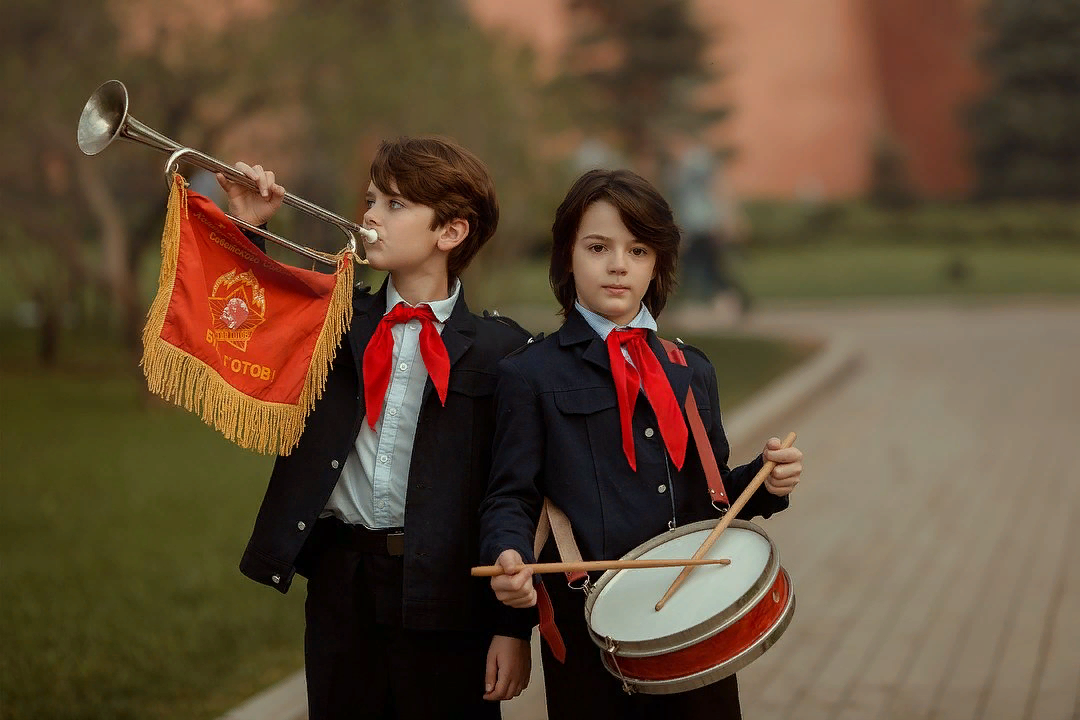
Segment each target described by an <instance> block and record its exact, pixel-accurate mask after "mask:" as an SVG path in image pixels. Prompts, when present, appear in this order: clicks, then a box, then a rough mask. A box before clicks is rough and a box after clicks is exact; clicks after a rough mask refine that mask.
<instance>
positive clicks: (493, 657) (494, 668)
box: [484, 650, 499, 693]
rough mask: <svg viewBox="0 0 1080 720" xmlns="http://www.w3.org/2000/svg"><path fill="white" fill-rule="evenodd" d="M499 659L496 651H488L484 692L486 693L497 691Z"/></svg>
mask: <svg viewBox="0 0 1080 720" xmlns="http://www.w3.org/2000/svg"><path fill="white" fill-rule="evenodd" d="M497 657H498V656H497V654H496V653H495V651H494V650H488V655H487V668H486V670H485V671H484V692H486V693H491V691H492V690H494V689H495V680H496V675H497V673H498V669H499V664H498V660H497Z"/></svg>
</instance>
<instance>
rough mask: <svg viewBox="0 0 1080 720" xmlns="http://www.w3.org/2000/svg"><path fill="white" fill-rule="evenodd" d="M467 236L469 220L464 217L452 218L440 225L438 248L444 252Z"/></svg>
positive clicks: (451, 248)
mask: <svg viewBox="0 0 1080 720" xmlns="http://www.w3.org/2000/svg"><path fill="white" fill-rule="evenodd" d="M467 237H469V221H468V220H466V219H465V218H454V219H453V220H451V221H450V222H448V223H446V224H445V225H443V226H442V232H440V233H439V241H438V248H439V249H440V250H442V251H444V252H450V251H451V250H453V249H454V248H456V247H457V246H458V245H460V244H461V243H462V242H464V240H465V238H467Z"/></svg>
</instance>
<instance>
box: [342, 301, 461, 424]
mask: <svg viewBox="0 0 1080 720" xmlns="http://www.w3.org/2000/svg"><path fill="white" fill-rule="evenodd" d="M386 285H387V281H386V280H384V281H383V284H382V286H381V287H379V289H378V291H376V292H374V293H364V294H360V293H353V319H352V325H351V326H350V328H349V333H348V335H349V344H350V346H351V347H352V351H353V359H354V361H355V363H356V374H357V376H358V377H359V378H360V386H361V387H363V385H364V371H363V368H364V349H365V348H367V344H368V341H369V340H371V336H372V335H373V334H374V333H375V328H376V327H378V325H379V321H380V320H382V317H383V315H384V314H386ZM475 338H476V318H474V317H473V315H472V313H470V312H469V306H468V305H466V304H465V289H464V288H462V289H461V290H460V291H459V292H458V298H457V302H456V303H454V309H453V311H452V312H451V313H450V317H449V318H447V319H446V322H445V323H444V324H443V330H442V340H443V344H444V345H445V346H446V354H447V356H448V357H449V358H450V368H451V371H452V370H453V367H454V365H455V364H456V363H457V361H458V360H460V359H461V357H462V356H463V355H464V354H465V352H466V351H467V350H468V349H469V347H470V346H471V345H472V344H473V340H474V339H475ZM433 389H434V386H433V385H432V383H431V378H428V379H427V383H426V384H425V385H424V401H425V402H426V401H427V396H428V394H429V393H430V392H431V391H432V390H433ZM361 402H363V398H362V397H361Z"/></svg>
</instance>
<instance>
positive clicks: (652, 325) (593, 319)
mask: <svg viewBox="0 0 1080 720" xmlns="http://www.w3.org/2000/svg"><path fill="white" fill-rule="evenodd" d="M574 307H575V308H577V311H578V312H579V313H581V317H583V318H585V322H587V323H589V327H591V328H592V329H593V330H595V331H596V334H597V335H599V336H600V339H601V340H604V341H607V336H608V333H610V332H611V331H612V330H614V329H615V328H617V327H620V326H618V325H616V324H615V323H613V322H611V321H610V320H608V319H607V318H606V317H604V316H603V315H600V314H597V313H594V312H593V311H592V310H589V309H588V308H587V307H585V306H584V305H582V304H581V303H580V302H578V301H577V300H575V301H574ZM621 327H628V328H643V329H645V330H652V331H653V332H656V320H655V319H654V318H653V316H652V313H650V312H649V308H647V307H645V304H644V303H642V304H641V310H639V311H638V314H637V315H636V316H635V317H634V319H633V320H631V321H630V323H629V324H627V325H623V326H621Z"/></svg>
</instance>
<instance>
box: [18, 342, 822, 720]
mask: <svg viewBox="0 0 1080 720" xmlns="http://www.w3.org/2000/svg"><path fill="white" fill-rule="evenodd" d="M686 339H687V340H688V341H690V342H692V343H694V344H697V345H699V346H700V347H702V348H703V349H705V350H706V352H707V353H709V354H710V356H711V357H712V358H713V360H714V362H715V364H716V365H717V368H718V375H719V378H720V390H721V394H722V401H721V402H722V407H723V408H724V410H725V411H728V412H730V409H731V408H732V407H734V405H735V404H736V403H737V402H739V401H740V400H741V399H742V398H744V397H745V396H746V395H747V394H749V393H750V392H752V390H753V389H754V388H755V387H758V386H760V385H761V384H763V383H765V382H767V381H768V380H770V379H772V377H773V376H774V375H775V374H776V373H777V372H780V371H782V370H783V369H785V368H787V367H789V366H790V365H791V364H793V363H794V362H797V360H798V359H800V358H802V357H804V356H805V355H806V354H807V353H808V352H809V349H808V348H800V347H794V348H792V347H787V346H785V345H782V344H779V343H776V342H774V341H771V340H759V339H753V338H744V337H737V336H730V337H728V336H724V337H720V338H711V339H710V338H691V337H687V338H686ZM29 340H30V338H29V337H28V336H27V335H26V334H24V333H16V334H10V333H9V334H8V335H5V337H4V338H3V342H4V348H5V350H4V355H3V366H4V367H3V369H2V370H0V401H2V413H0V458H2V468H3V483H2V485H0V548H2V564H3V571H4V583H3V585H2V587H0V643H2V645H3V652H2V653H0V717H3V718H8V719H10V720H24V719H25V720H28V719H31V718H32V719H34V720H41V719H46V718H48V719H53V718H55V719H67V718H72V719H74V718H109V719H110V720H111V719H127V718H138V719H139V720H147V719H151V720H153V719H160V720H192V719H198V718H214V717H217V716H219V715H220V714H222V713H224V712H226V711H227V710H228V709H229V708H231V707H234V706H235V705H237V704H239V703H240V702H242V701H243V700H244V699H246V698H248V697H250V696H251V695H253V694H254V693H256V692H258V691H259V690H261V689H263V688H265V687H266V686H268V685H270V684H272V683H274V682H276V681H277V680H279V679H281V678H283V677H284V676H286V675H287V674H289V673H290V672H293V671H295V670H296V669H297V668H299V667H301V666H302V664H303V652H302V647H303V643H302V638H303V599H304V594H305V583H304V581H303V580H302V579H298V580H297V582H296V583H295V585H294V587H293V589H292V591H291V592H290V593H289V594H288V595H287V596H285V597H282V596H281V595H280V594H278V593H277V592H275V591H273V590H270V589H268V588H265V587H262V586H260V585H257V584H256V583H253V582H251V581H250V580H248V579H246V578H244V577H243V576H242V575H241V574H240V573H239V571H238V570H237V562H238V561H239V558H240V555H241V553H242V551H243V548H244V544H245V542H246V540H247V537H248V533H249V531H250V529H251V524H252V521H253V520H254V517H255V513H256V511H257V509H258V505H259V502H260V500H261V498H262V493H263V490H264V488H265V483H266V479H267V477H268V475H269V471H270V467H271V459H270V458H267V457H264V456H258V455H254V454H252V453H248V452H246V451H243V450H240V449H239V448H237V447H235V446H233V445H231V444H230V443H228V442H226V441H225V440H224V439H222V438H221V436H220V435H218V433H216V432H215V431H213V430H211V429H209V428H207V427H206V426H204V425H203V424H202V423H201V422H200V421H199V420H198V419H197V418H196V417H194V416H193V415H190V414H187V413H185V412H183V411H181V410H179V409H177V408H173V407H170V406H164V405H162V404H160V403H158V402H157V401H155V400H152V399H150V400H148V399H147V397H146V395H145V393H144V392H143V390H142V381H141V377H139V376H138V375H137V370H136V369H135V368H134V364H133V363H132V362H131V361H130V360H128V359H125V357H124V355H123V354H122V353H119V352H117V351H115V349H112V348H109V347H108V346H104V347H103V346H101V345H100V344H96V345H95V344H94V342H93V341H92V339H90V338H72V339H69V340H68V342H67V344H66V345H65V354H64V358H65V359H66V362H65V367H64V368H63V369H61V370H58V371H49V372H45V371H42V370H40V369H37V368H35V367H34V366H33V363H32V362H31V360H30V358H31V357H32V353H31V350H32V343H31V342H29ZM77 348H79V349H81V350H80V352H78V353H76V352H75V349H77Z"/></svg>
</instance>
